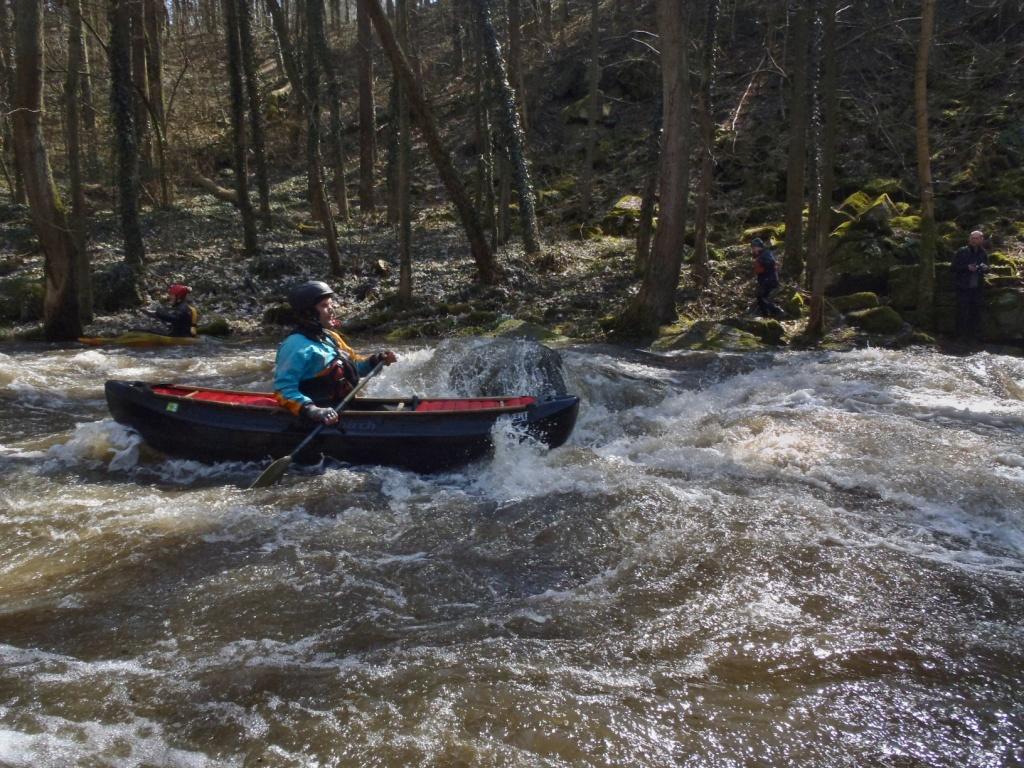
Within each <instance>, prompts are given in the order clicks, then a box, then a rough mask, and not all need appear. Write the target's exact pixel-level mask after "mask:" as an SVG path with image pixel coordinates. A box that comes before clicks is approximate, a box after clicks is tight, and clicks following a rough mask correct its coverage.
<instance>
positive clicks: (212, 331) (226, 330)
mask: <svg viewBox="0 0 1024 768" xmlns="http://www.w3.org/2000/svg"><path fill="white" fill-rule="evenodd" d="M198 330H199V333H201V334H203V335H204V336H230V335H231V324H230V323H229V322H228V320H227V318H226V317H222V316H220V315H210V317H209V318H208V319H207V320H206V322H204V323H201V324H200V325H199V329H198Z"/></svg>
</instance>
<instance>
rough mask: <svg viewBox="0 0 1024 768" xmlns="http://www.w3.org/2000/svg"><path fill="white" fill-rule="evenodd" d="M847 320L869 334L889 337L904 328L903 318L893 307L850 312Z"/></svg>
mask: <svg viewBox="0 0 1024 768" xmlns="http://www.w3.org/2000/svg"><path fill="white" fill-rule="evenodd" d="M846 319H847V320H848V321H849V322H850V323H852V324H853V325H855V326H857V327H858V328H860V329H861V330H862V331H865V332H867V333H876V334H882V335H888V334H892V333H898V332H899V331H900V329H901V328H903V318H902V317H900V314H899V312H897V311H896V310H895V309H893V308H892V307H872V308H871V309H860V310H857V311H856V312H850V313H849V314H848V315H846Z"/></svg>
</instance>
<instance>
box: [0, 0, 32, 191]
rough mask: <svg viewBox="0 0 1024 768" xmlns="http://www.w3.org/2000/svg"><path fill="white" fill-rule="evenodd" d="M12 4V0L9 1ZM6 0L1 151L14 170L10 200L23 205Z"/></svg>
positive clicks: (1, 37) (1, 2)
mask: <svg viewBox="0 0 1024 768" xmlns="http://www.w3.org/2000/svg"><path fill="white" fill-rule="evenodd" d="M11 2H13V0H11ZM7 3H8V0H0V68H2V70H3V72H2V74H3V82H2V83H0V88H3V98H2V99H0V107H2V109H0V120H2V121H3V140H4V149H3V151H4V152H6V153H9V155H10V157H11V159H12V161H13V163H12V165H13V168H14V178H13V179H11V178H8V180H7V183H8V185H9V186H10V188H11V198H12V199H13V200H14V202H15V203H18V204H19V205H24V204H25V202H26V201H27V200H26V197H25V185H24V183H23V179H22V175H21V168H20V165H19V163H18V156H17V154H16V153H15V152H14V136H13V134H12V122H13V117H12V111H13V107H14V90H15V88H14V61H13V60H12V58H11V51H12V47H11V27H10V24H11V22H10V20H9V18H8V17H9V14H8V13H7Z"/></svg>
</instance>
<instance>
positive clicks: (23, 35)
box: [14, 0, 82, 340]
mask: <svg viewBox="0 0 1024 768" xmlns="http://www.w3.org/2000/svg"><path fill="white" fill-rule="evenodd" d="M14 24H15V66H16V69H17V78H16V81H15V92H14V110H15V112H14V142H15V151H16V152H17V153H18V156H19V157H20V158H21V160H20V162H21V168H22V173H23V174H24V177H25V189H26V192H27V193H28V200H29V207H30V208H31V210H32V224H33V228H34V229H35V232H36V236H37V237H38V238H39V243H40V245H41V246H42V249H43V255H44V259H45V261H44V273H45V279H46V284H45V285H46V287H45V294H44V298H43V332H44V333H45V335H46V338H47V339H50V340H63V339H74V338H77V337H78V336H79V335H80V334H81V333H82V319H81V315H80V312H79V304H78V279H79V264H78V253H77V247H76V243H75V238H74V237H72V235H71V231H70V230H69V228H68V226H67V221H66V218H65V216H64V209H63V206H62V205H61V202H60V198H59V197H58V195H57V188H56V186H55V185H54V183H53V176H52V175H51V173H50V161H49V158H48V157H47V155H46V146H45V145H44V144H43V128H42V117H43V24H42V0H16V2H15V3H14Z"/></svg>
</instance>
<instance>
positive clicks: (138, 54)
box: [128, 0, 153, 185]
mask: <svg viewBox="0 0 1024 768" xmlns="http://www.w3.org/2000/svg"><path fill="white" fill-rule="evenodd" d="M128 10H129V14H130V17H131V62H132V82H133V84H134V86H135V93H134V104H135V135H136V142H137V143H138V147H139V170H140V173H141V174H142V178H143V180H144V181H145V183H146V184H147V185H148V184H149V182H150V180H152V178H153V146H152V142H151V141H150V136H149V104H148V102H149V76H148V71H147V69H146V14H145V0H128Z"/></svg>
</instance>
